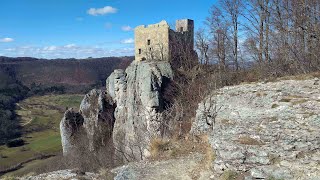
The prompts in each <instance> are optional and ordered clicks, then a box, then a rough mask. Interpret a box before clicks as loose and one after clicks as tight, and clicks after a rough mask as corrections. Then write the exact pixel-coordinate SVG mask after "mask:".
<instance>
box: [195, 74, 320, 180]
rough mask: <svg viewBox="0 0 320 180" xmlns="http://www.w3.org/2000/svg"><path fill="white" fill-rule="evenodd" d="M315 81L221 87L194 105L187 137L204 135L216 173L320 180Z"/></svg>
mask: <svg viewBox="0 0 320 180" xmlns="http://www.w3.org/2000/svg"><path fill="white" fill-rule="evenodd" d="M316 81H317V79H310V80H301V81H298V80H286V81H279V82H269V83H254V84H244V85H238V86H233V87H225V88H222V89H220V90H218V91H217V92H212V95H210V97H208V98H207V99H205V100H204V101H203V102H201V103H200V104H199V108H198V110H197V115H196V120H195V122H194V124H193V127H192V130H191V133H193V134H208V135H209V137H210V139H209V141H210V144H211V146H212V148H213V149H214V150H215V152H216V155H217V157H216V160H215V161H214V162H213V163H214V168H215V171H217V172H223V171H225V170H227V169H229V170H234V171H248V172H250V174H251V177H253V178H261V179H264V178H270V177H271V178H276V179H317V178H319V177H320V149H319V148H320V86H319V85H317V83H315V82H316Z"/></svg>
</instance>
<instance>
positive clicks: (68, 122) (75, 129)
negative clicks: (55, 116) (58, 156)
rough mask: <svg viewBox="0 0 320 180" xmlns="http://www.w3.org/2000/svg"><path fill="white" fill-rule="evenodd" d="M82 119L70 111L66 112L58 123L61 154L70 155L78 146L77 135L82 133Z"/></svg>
mask: <svg viewBox="0 0 320 180" xmlns="http://www.w3.org/2000/svg"><path fill="white" fill-rule="evenodd" d="M82 124H83V117H82V116H81V114H80V113H77V112H74V111H73V110H72V109H69V110H67V111H66V112H65V113H64V116H63V118H62V120H61V122H60V134H61V143H62V149H63V154H65V155H66V154H69V153H72V151H73V150H74V149H75V148H76V147H77V146H78V144H77V143H78V137H79V136H78V134H81V133H82V132H83V128H82Z"/></svg>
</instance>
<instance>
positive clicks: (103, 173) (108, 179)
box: [99, 168, 115, 180]
mask: <svg viewBox="0 0 320 180" xmlns="http://www.w3.org/2000/svg"><path fill="white" fill-rule="evenodd" d="M99 177H100V178H101V179H104V180H113V179H114V177H115V174H113V173H112V172H111V171H110V170H109V169H105V168H101V169H100V170H99Z"/></svg>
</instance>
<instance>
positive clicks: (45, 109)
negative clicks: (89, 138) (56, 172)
mask: <svg viewBox="0 0 320 180" xmlns="http://www.w3.org/2000/svg"><path fill="white" fill-rule="evenodd" d="M82 98H83V95H73V94H72V95H71V94H65V95H45V96H34V97H30V98H28V99H25V100H24V101H22V102H19V103H18V104H17V110H16V113H17V114H18V115H19V116H20V118H21V126H22V127H23V128H22V131H23V135H22V139H23V140H24V141H25V145H24V146H20V147H13V148H8V147H7V146H5V145H3V146H0V170H4V169H7V168H10V167H12V166H15V165H17V164H19V163H21V162H24V161H27V160H28V159H33V158H35V157H40V156H47V155H56V154H59V153H60V152H61V138H60V130H59V123H60V120H61V118H62V116H63V114H64V111H65V110H66V109H67V108H74V109H77V108H78V107H79V104H80V102H81V100H82ZM43 161H44V160H36V161H31V162H29V163H26V164H24V165H23V167H22V168H21V169H19V170H17V171H13V172H11V173H8V174H12V175H19V176H20V175H24V174H25V173H28V172H30V169H33V170H34V169H35V168H37V167H39V166H41V164H42V162H43Z"/></svg>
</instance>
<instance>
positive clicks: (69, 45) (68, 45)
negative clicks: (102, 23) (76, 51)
mask: <svg viewBox="0 0 320 180" xmlns="http://www.w3.org/2000/svg"><path fill="white" fill-rule="evenodd" d="M64 47H65V48H75V47H77V45H75V44H67V45H65V46H64Z"/></svg>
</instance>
